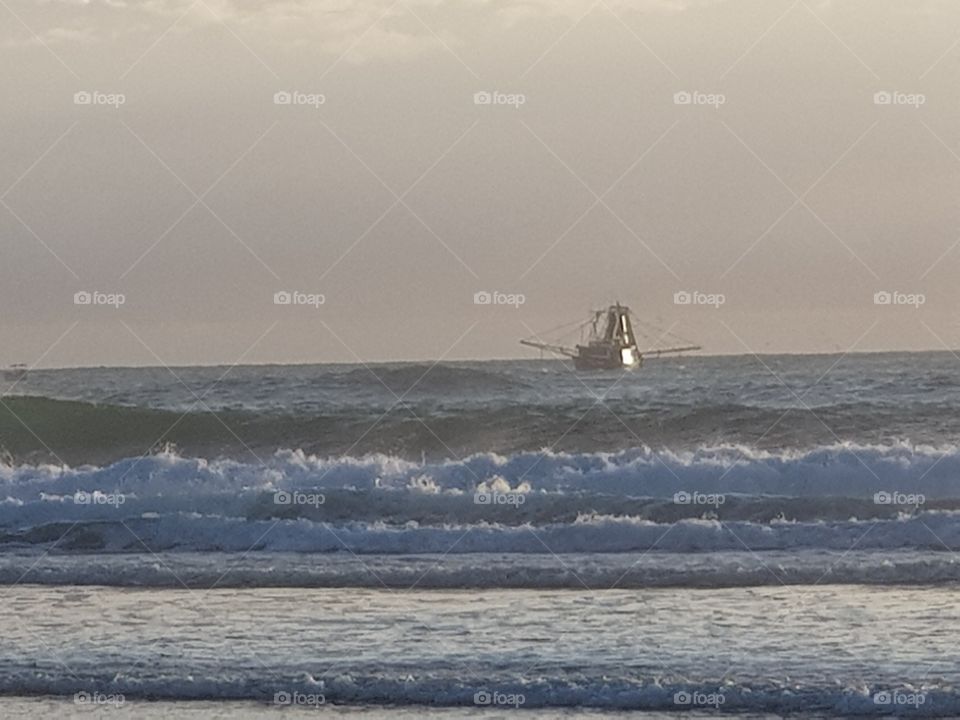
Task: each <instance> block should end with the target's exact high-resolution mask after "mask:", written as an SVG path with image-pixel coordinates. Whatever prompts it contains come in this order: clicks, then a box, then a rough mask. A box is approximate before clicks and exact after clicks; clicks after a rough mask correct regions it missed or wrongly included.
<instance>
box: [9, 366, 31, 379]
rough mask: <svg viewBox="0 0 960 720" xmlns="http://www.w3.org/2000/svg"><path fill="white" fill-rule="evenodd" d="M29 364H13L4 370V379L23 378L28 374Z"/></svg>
mask: <svg viewBox="0 0 960 720" xmlns="http://www.w3.org/2000/svg"><path fill="white" fill-rule="evenodd" d="M27 372H28V370H27V366H26V365H24V364H23V363H17V364H16V365H11V366H10V367H8V368H6V369H5V370H4V371H3V379H4V380H23V379H24V378H25V377H26V376H27Z"/></svg>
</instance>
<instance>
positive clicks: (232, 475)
mask: <svg viewBox="0 0 960 720" xmlns="http://www.w3.org/2000/svg"><path fill="white" fill-rule="evenodd" d="M3 388H6V389H5V390H3ZM0 390H2V391H3V396H2V398H0V400H2V402H0V484H2V487H0V598H2V600H0V619H2V622H3V628H4V631H3V633H0V715H3V716H7V717H16V716H32V717H37V716H50V717H54V716H55V717H63V716H73V715H77V716H96V717H118V718H119V717H171V716H178V717H251V718H252V717H262V716H265V715H268V716H269V715H273V714H278V713H283V716H284V717H296V716H309V717H317V716H331V717H333V716H337V717H339V716H344V717H357V718H364V720H366V719H367V718H380V717H401V718H420V717H426V718H438V719H439V718H444V719H445V718H453V717H475V718H484V719H487V718H494V717H497V718H502V717H531V718H554V717H562V718H565V717H593V718H626V717H631V718H633V717H636V718H645V719H646V718H661V717H690V718H699V717H708V716H714V715H716V714H717V713H722V714H736V715H740V716H742V717H750V718H759V717H779V716H783V715H790V716H791V717H817V718H819V717H833V716H838V715H842V716H884V715H896V716H923V717H950V716H958V715H960V602H958V600H960V594H958V592H957V588H958V583H960V558H958V556H957V551H958V550H960V413H958V412H957V409H958V408H960V358H957V357H956V356H954V355H953V354H951V353H911V354H900V353H882V354H852V355H807V356H777V355H768V356H760V357H754V356H737V357H732V356H726V357H686V358H674V359H664V360H659V361H650V362H649V363H648V364H647V365H646V366H644V367H643V368H641V369H639V370H636V371H632V372H625V373H621V372H574V371H572V370H571V369H570V368H569V367H568V366H567V365H565V364H564V363H562V362H559V361H551V360H528V361H488V362H452V363H439V364H432V363H383V364H371V365H362V364H356V365H298V366H279V365H278V366H238V367H226V366H224V367H182V368H172V369H167V368H87V369H63V370H34V371H32V372H31V373H30V374H29V375H28V376H27V377H26V378H25V379H23V380H22V381H20V382H16V383H14V381H12V380H10V381H0ZM517 713H520V715H517ZM278 716H279V715H278Z"/></svg>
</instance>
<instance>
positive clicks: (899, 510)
mask: <svg viewBox="0 0 960 720" xmlns="http://www.w3.org/2000/svg"><path fill="white" fill-rule="evenodd" d="M958 476H960V452H958V451H957V449H956V448H952V447H949V448H929V447H914V446H910V445H906V444H902V445H898V446H891V447H880V446H853V445H835V446H829V447H822V448H819V449H817V450H815V451H809V452H789V453H771V452H765V451H758V450H754V449H750V448H744V447H729V446H725V447H703V448H700V449H698V450H696V451H691V452H670V451H659V452H655V451H652V450H649V449H633V450H628V451H623V452H619V453H584V454H568V453H552V452H543V451H541V452H536V453H518V454H515V455H510V456H501V455H496V454H492V453H484V454H478V455H474V456H471V457H468V458H466V459H464V460H462V461H441V462H435V463H431V462H413V461H409V460H404V459H402V458H398V457H393V456H387V455H373V456H368V457H363V458H345V459H331V458H321V457H317V456H313V455H308V454H306V453H304V452H303V451H289V450H285V451H278V452H275V453H274V454H272V455H269V456H267V457H265V458H263V461H262V462H257V461H254V462H242V461H239V460H232V459H219V460H206V459H202V458H188V457H181V456H180V455H177V454H176V453H173V452H164V453H160V454H156V455H151V456H146V457H138V458H126V459H124V460H122V461H119V462H115V463H111V464H108V465H105V466H103V467H98V466H82V467H65V466H60V465H22V464H21V465H0V498H2V500H0V547H3V548H6V549H7V550H15V549H17V548H25V547H26V548H30V547H49V548H55V549H56V550H57V551H72V552H106V553H122V552H143V551H144V550H145V549H147V550H149V551H152V552H161V551H178V552H185V551H240V552H243V551H247V550H249V549H251V548H252V549H253V550H255V551H265V552H299V553H334V552H349V553H354V554H358V555H365V554H388V555H389V554H430V553H438V554H442V553H452V554H466V553H506V554H528V553H544V552H551V553H558V554H568V553H630V552H644V551H650V550H656V551H660V552H675V553H696V552H711V551H719V550H728V551H737V550H743V549H744V548H749V549H750V550H752V551H773V550H791V549H798V548H814V549H824V550H836V551H843V550H847V549H849V548H851V547H853V546H856V547H857V548H862V549H878V550H881V549H882V550H894V549H918V548H919V549H926V550H928V551H936V550H942V549H946V548H949V549H951V550H956V549H960V491H958V488H957V482H956V478H957V477H958Z"/></svg>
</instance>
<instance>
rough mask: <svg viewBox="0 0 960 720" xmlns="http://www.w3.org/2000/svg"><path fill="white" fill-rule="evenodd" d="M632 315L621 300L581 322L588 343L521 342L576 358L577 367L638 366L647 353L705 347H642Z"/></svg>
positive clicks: (609, 367) (656, 355)
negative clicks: (634, 330) (634, 329)
mask: <svg viewBox="0 0 960 720" xmlns="http://www.w3.org/2000/svg"><path fill="white" fill-rule="evenodd" d="M631 316H632V313H631V312H630V308H628V307H627V306H626V305H621V304H620V303H616V304H615V305H611V306H610V307H608V308H606V309H605V310H597V311H595V312H594V313H593V316H592V317H591V318H590V319H589V320H586V321H584V322H582V323H580V325H579V327H580V329H581V331H582V330H587V331H588V336H587V339H586V342H585V344H577V345H575V346H573V347H568V346H565V345H555V344H552V343H545V342H541V341H540V340H538V339H530V338H527V339H524V340H521V341H520V343H521V344H522V345H527V346H528V347H534V348H538V349H540V350H547V351H549V352H552V353H556V354H558V355H564V356H566V357H570V358H573V364H574V366H575V367H576V368H577V370H616V369H618V368H635V367H639V366H641V365H642V364H643V359H644V358H645V357H659V356H661V355H667V354H673V353H682V352H688V351H692V350H700V349H701V347H700V346H699V345H681V346H678V347H667V348H654V349H650V350H640V349H639V348H638V347H637V339H636V336H635V335H634V332H633V323H632V322H631V319H630V318H631Z"/></svg>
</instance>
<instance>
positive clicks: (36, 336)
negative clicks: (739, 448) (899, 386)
mask: <svg viewBox="0 0 960 720" xmlns="http://www.w3.org/2000/svg"><path fill="white" fill-rule="evenodd" d="M0 17H2V18H3V19H2V22H0V66H2V68H3V70H2V72H0V83H2V86H0V87H2V97H3V99H4V102H3V103H2V105H0V128H2V133H0V199H2V203H0V252H2V254H0V306H2V308H3V311H2V314H0V365H4V364H7V363H12V362H25V363H30V364H32V363H35V362H37V361H39V364H40V365H41V366H64V365H99V364H104V365H110V364H132V365H140V364H151V365H155V364H158V363H159V362H163V363H169V364H190V363H225V364H229V363H233V362H237V361H242V362H322V361H350V360H354V359H356V357H360V358H362V359H364V360H384V359H395V358H396V359H418V358H423V359H426V358H438V357H441V356H443V357H446V358H448V359H463V358H483V357H511V356H512V357H523V356H535V353H534V352H533V351H531V352H529V353H528V352H526V351H525V350H524V349H523V348H521V347H520V346H519V345H518V344H517V339H518V338H520V337H524V336H528V335H531V334H532V333H534V332H540V331H543V330H546V329H548V328H551V327H553V326H555V325H559V324H561V323H565V322H570V321H573V320H577V319H579V318H581V317H584V315H585V313H586V312H587V311H588V309H589V308H590V307H592V306H598V305H602V304H604V303H606V302H608V301H611V300H613V299H615V298H619V299H620V300H621V301H623V302H626V303H629V304H630V305H632V306H633V308H634V310H635V311H636V312H637V313H638V314H639V315H640V316H641V317H644V318H646V319H648V320H650V321H652V322H654V323H656V324H658V325H660V326H661V327H664V328H672V330H673V332H675V333H677V334H679V335H681V336H685V337H688V338H692V339H694V340H696V341H698V342H700V343H702V344H703V345H705V346H706V349H707V350H708V351H709V352H714V353H731V352H748V351H757V352H816V351H826V352H832V351H846V350H849V349H852V348H853V349H862V350H875V349H941V348H943V346H944V344H946V345H949V346H952V347H958V346H960V313H958V312H957V310H958V309H960V283H958V282H957V278H958V270H960V244H958V243H960V203H958V199H960V83H958V80H960V3H957V2H956V1H955V0H917V1H916V2H905V1H904V0H848V1H844V0H833V1H830V0H797V1H793V0H635V1H634V2H619V1H617V0H599V1H598V2H593V1H592V0H568V1H565V0H549V1H548V0H543V1H541V0H530V1H527V2H508V1H502V2H483V1H479V0H460V1H459V2H443V1H442V0H397V1H396V2H392V1H391V0H369V1H368V0H350V1H347V0H343V1H340V2H323V1H313V2H308V1H306V0H302V1H298V0H280V1H272V0H266V1H265V2H260V1H255V0H243V1H233V0H196V1H195V2H191V1H190V0H146V1H145V2H136V1H135V0H40V1H24V0H3V1H2V2H0ZM283 92H287V93H293V94H294V95H293V97H292V100H291V102H290V103H289V104H283V103H282V100H283V99H284V96H281V98H280V100H281V102H280V103H278V102H276V101H275V94H276V93H283ZM483 92H487V93H499V95H495V96H494V100H493V102H491V103H489V104H483V103H481V104H477V102H476V99H475V93H483ZM678 93H688V95H683V94H681V95H679V96H678V95H677V94H678ZM877 93H881V94H880V95H879V96H878V95H877ZM884 93H886V94H884ZM481 99H482V98H481ZM686 100H689V101H690V102H685V101H686ZM321 101H322V102H321ZM483 290H487V291H499V292H502V293H514V294H516V293H520V294H522V295H523V296H524V298H525V302H524V304H523V305H522V306H520V307H519V308H517V307H513V306H509V305H476V304H474V293H475V292H478V291H483ZM82 291H87V292H99V293H104V294H117V293H120V294H122V295H123V296H124V302H123V304H122V305H120V306H119V307H114V306H111V305H109V304H107V305H97V304H90V305H77V304H75V303H74V294H75V293H77V292H82ZM280 291H290V292H293V291H297V292H300V293H304V294H322V295H323V296H324V298H325V302H324V303H323V304H322V305H321V306H319V307H316V306H313V305H277V304H275V303H274V294H275V293H277V292H280ZM683 291H686V292H691V293H693V292H699V293H703V294H722V295H723V300H724V303H723V305H722V306H720V307H714V306H711V305H696V304H690V305H682V304H676V303H675V301H674V297H675V293H678V292H683ZM878 292H890V293H894V292H898V293H902V295H895V296H892V298H893V299H892V303H891V304H877V303H876V302H875V294H876V293H878ZM911 294H912V295H918V294H919V295H921V297H919V298H916V297H914V298H911V297H909V295H911ZM699 297H700V299H704V298H703V297H702V296H699ZM882 298H883V296H881V301H882ZM99 299H100V300H105V299H106V300H109V298H104V297H99ZM920 302H922V305H920ZM898 303H900V304H898Z"/></svg>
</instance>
